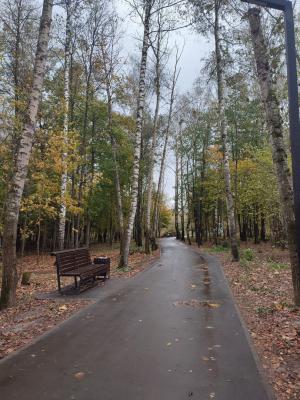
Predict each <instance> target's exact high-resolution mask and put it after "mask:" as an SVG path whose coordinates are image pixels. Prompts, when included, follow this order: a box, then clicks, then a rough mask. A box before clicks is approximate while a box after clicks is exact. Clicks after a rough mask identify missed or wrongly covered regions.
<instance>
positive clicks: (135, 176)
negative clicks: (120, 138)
mask: <svg viewBox="0 0 300 400" xmlns="http://www.w3.org/2000/svg"><path fill="white" fill-rule="evenodd" d="M151 8H152V1H151V0H146V4H145V15H144V34H143V45H142V56H141V64H140V77H139V93H138V101H137V115H136V134H135V144H134V160H133V173H132V188H131V205H130V213H129V219H128V224H127V229H126V231H125V234H124V241H123V249H122V254H121V257H120V263H119V267H125V268H126V267H128V256H129V248H130V241H131V235H132V230H133V224H134V217H135V212H136V206H137V196H138V182H139V174H140V147H141V139H142V123H143V112H144V106H145V76H146V68H147V56H148V49H149V33H150V16H151Z"/></svg>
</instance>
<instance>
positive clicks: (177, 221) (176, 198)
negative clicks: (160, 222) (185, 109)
mask: <svg viewBox="0 0 300 400" xmlns="http://www.w3.org/2000/svg"><path fill="white" fill-rule="evenodd" d="M175 157H176V161H175V231H176V239H177V240H179V239H180V231H179V219H178V217H179V209H178V192H179V190H178V188H179V155H178V138H176V143H175Z"/></svg>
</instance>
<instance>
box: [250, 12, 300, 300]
mask: <svg viewBox="0 0 300 400" xmlns="http://www.w3.org/2000/svg"><path fill="white" fill-rule="evenodd" d="M247 16H248V20H249V24H250V30H251V38H252V44H253V48H254V55H255V61H256V68H257V75H258V80H259V85H260V90H261V95H262V99H263V102H264V106H265V111H266V119H267V125H268V128H269V132H270V137H271V143H272V155H273V163H274V166H275V169H276V174H277V181H278V187H279V193H280V199H281V212H282V216H283V220H284V228H285V230H286V234H287V238H288V246H289V253H290V260H291V269H292V279H293V286H294V301H295V304H296V305H298V306H299V305H300V260H299V259H298V254H297V246H296V241H295V239H296V235H295V212H294V202H293V187H292V182H291V173H290V170H289V167H288V162H287V152H286V148H285V145H284V136H283V124H282V119H281V115H280V108H279V102H278V98H277V95H276V89H275V86H274V84H273V81H272V74H271V68H270V63H269V56H268V54H269V52H268V48H267V45H266V42H265V39H264V36H263V30H262V26H261V19H260V10H259V9H258V8H251V9H250V10H249V11H248V13H247Z"/></svg>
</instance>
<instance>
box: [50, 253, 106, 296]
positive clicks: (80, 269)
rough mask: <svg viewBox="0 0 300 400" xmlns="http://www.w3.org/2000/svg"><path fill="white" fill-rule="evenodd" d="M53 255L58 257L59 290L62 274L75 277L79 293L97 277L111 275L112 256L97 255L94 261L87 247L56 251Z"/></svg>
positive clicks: (56, 262)
mask: <svg viewBox="0 0 300 400" xmlns="http://www.w3.org/2000/svg"><path fill="white" fill-rule="evenodd" d="M51 255H52V256H55V257H56V261H55V266H56V272H57V285H58V291H59V292H61V281H60V278H61V277H62V276H71V277H74V283H75V288H76V289H77V291H78V293H80V292H81V291H83V290H85V289H87V288H88V287H91V286H92V284H93V283H94V282H95V280H96V278H97V277H102V278H103V279H104V280H105V279H108V278H109V277H110V258H108V257H96V258H94V262H92V260H91V256H90V253H89V250H88V248H86V247H81V248H79V249H71V250H61V251H54V252H52V253H51Z"/></svg>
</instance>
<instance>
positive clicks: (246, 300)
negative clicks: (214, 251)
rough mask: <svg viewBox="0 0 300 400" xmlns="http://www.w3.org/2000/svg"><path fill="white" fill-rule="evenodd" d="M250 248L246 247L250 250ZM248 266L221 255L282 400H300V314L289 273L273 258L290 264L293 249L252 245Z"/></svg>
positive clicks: (226, 255)
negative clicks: (273, 265) (253, 256)
mask: <svg viewBox="0 0 300 400" xmlns="http://www.w3.org/2000/svg"><path fill="white" fill-rule="evenodd" d="M249 246H251V245H250V244H249V243H247V247H249ZM251 247H253V249H255V252H256V255H257V256H256V259H255V260H254V261H252V262H251V264H250V265H249V268H247V269H245V268H242V267H240V265H239V264H238V263H232V262H231V261H230V255H229V254H219V255H218V257H219V258H220V259H221V261H222V262H223V265H224V272H225V275H226V277H227V279H228V281H229V283H230V286H231V289H232V292H233V294H234V296H235V299H236V301H237V303H238V306H239V308H240V310H241V313H242V315H243V318H244V320H245V322H246V323H247V326H248V329H249V331H250V335H251V338H252V340H253V342H254V345H255V347H256V350H257V352H258V354H259V356H260V358H261V360H262V364H263V368H264V370H265V371H266V374H267V376H268V378H269V381H270V383H271V384H272V385H273V388H274V392H275V396H276V398H277V399H278V400H298V399H300V361H299V360H300V322H299V317H300V311H299V309H295V308H294V307H293V305H292V304H291V303H292V297H293V291H292V282H291V273H290V271H289V269H287V268H282V269H279V270H276V271H274V270H272V269H271V268H270V260H273V261H274V262H275V261H276V263H284V264H288V262H289V257H288V251H283V250H281V249H276V248H272V247H271V246H270V245H269V244H261V245H252V246H251Z"/></svg>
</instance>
